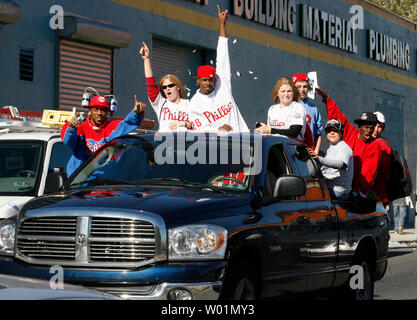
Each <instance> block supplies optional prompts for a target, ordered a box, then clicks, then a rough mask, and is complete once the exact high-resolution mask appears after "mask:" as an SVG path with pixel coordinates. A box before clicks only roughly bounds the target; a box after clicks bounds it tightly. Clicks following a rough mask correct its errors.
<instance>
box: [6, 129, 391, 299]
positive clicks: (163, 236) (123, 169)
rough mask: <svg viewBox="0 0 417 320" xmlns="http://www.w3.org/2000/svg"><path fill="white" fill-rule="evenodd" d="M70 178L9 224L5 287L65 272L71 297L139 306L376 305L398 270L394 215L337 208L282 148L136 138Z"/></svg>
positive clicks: (252, 140) (181, 137)
mask: <svg viewBox="0 0 417 320" xmlns="http://www.w3.org/2000/svg"><path fill="white" fill-rule="evenodd" d="M56 174H57V176H56V179H55V180H56V187H57V188H58V187H60V189H59V190H58V189H57V190H58V191H57V192H56V193H53V194H51V195H47V196H42V197H38V198H36V199H34V200H32V201H30V202H28V203H27V204H26V205H25V206H24V207H23V208H22V210H21V211H20V213H19V215H18V217H17V218H15V219H9V220H5V221H3V222H2V223H1V225H0V235H1V237H0V274H1V273H3V274H10V275H17V276H25V277H34V278H40V279H51V277H52V275H51V273H50V268H51V267H52V266H56V265H58V266H61V267H62V268H63V280H64V282H65V283H70V284H76V285H83V286H85V287H89V288H94V289H98V290H102V291H105V292H107V293H112V294H116V295H118V296H120V297H123V298H127V299H173V300H181V299H197V300H199V299H261V298H272V297H281V298H287V297H293V296H298V295H299V294H303V295H304V294H310V295H313V296H314V295H316V294H322V292H331V296H332V297H335V296H340V297H348V298H353V299H372V297H373V286H374V282H375V281H377V280H379V279H381V278H382V277H383V276H384V273H385V270H386V267H387V252H388V241H389V233H388V226H387V215H386V211H385V210H384V208H383V207H382V205H380V204H377V206H376V210H375V211H373V212H369V213H363V212H362V213H355V212H352V211H351V210H349V209H347V208H348V207H349V205H348V204H347V203H344V204H341V203H335V202H334V201H332V200H331V198H330V196H329V192H328V189H327V187H326V185H325V183H324V180H323V177H322V175H321V172H320V169H319V168H318V166H317V165H316V163H315V162H314V161H313V160H312V159H311V158H310V157H309V155H308V152H307V151H306V149H305V147H304V146H303V145H302V144H300V143H298V142H296V141H294V140H291V139H288V138H285V137H282V136H261V135H256V134H254V135H251V134H232V135H226V136H218V135H209V134H200V135H198V134H167V135H163V134H138V135H129V136H126V137H123V138H120V139H117V140H114V141H111V142H109V143H108V144H106V145H105V146H103V147H102V148H101V149H99V150H98V151H97V152H96V153H95V154H94V155H93V156H91V157H90V158H89V159H88V160H87V161H86V162H85V163H84V164H83V165H82V166H81V167H80V168H79V169H78V170H77V171H76V172H74V174H73V175H72V176H71V177H70V178H69V179H68V180H67V181H66V182H65V184H64V185H63V186H62V184H63V181H62V177H61V176H60V173H59V172H57V173H56ZM51 181H53V179H51ZM51 183H52V182H51ZM352 267H354V269H352ZM352 270H356V271H355V272H352V273H350V271H352ZM358 275H359V276H360V278H358V279H356V282H355V281H352V278H353V277H354V276H358ZM355 283H356V285H355ZM339 294H340V295H339Z"/></svg>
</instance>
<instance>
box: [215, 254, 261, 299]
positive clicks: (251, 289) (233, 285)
mask: <svg viewBox="0 0 417 320" xmlns="http://www.w3.org/2000/svg"><path fill="white" fill-rule="evenodd" d="M255 275H256V273H255V271H254V269H253V268H252V267H251V266H250V265H249V264H248V263H246V262H242V261H236V262H235V263H233V265H231V268H230V269H229V271H228V273H227V275H226V279H225V281H224V284H223V289H222V293H221V295H220V300H256V299H258V298H259V282H258V281H257V279H256V276H255Z"/></svg>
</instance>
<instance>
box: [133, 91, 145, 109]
mask: <svg viewBox="0 0 417 320" xmlns="http://www.w3.org/2000/svg"><path fill="white" fill-rule="evenodd" d="M145 109H146V104H144V103H143V102H140V101H138V99H137V97H136V94H135V107H134V109H133V110H135V112H136V113H137V114H141V113H143V112H144V111H145Z"/></svg>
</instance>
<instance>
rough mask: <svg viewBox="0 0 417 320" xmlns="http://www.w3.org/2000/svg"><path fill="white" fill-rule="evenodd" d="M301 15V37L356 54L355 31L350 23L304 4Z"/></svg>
mask: <svg viewBox="0 0 417 320" xmlns="http://www.w3.org/2000/svg"><path fill="white" fill-rule="evenodd" d="M301 13H302V15H301V18H302V28H301V29H302V30H301V32H300V33H301V36H303V37H304V38H307V39H310V40H313V41H317V42H321V43H323V44H327V45H329V46H331V47H335V48H338V49H341V50H344V51H348V52H352V53H357V52H358V46H357V45H356V29H353V28H352V25H351V22H350V21H347V20H343V19H342V18H340V17H338V16H335V15H333V14H330V13H327V12H324V11H321V10H319V9H316V8H313V7H310V6H308V5H305V4H303V5H302V11H301Z"/></svg>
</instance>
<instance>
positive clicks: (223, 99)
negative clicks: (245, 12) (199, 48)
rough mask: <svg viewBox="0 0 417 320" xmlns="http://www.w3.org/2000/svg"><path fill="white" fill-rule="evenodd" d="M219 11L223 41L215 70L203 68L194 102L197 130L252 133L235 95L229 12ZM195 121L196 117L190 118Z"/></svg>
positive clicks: (200, 68) (199, 74) (200, 72)
mask: <svg viewBox="0 0 417 320" xmlns="http://www.w3.org/2000/svg"><path fill="white" fill-rule="evenodd" d="M217 8H218V11H219V22H220V37H219V42H218V44H217V58H216V69H215V68H214V67H213V66H210V65H205V66H200V67H199V68H198V70H197V77H196V78H197V83H198V85H199V87H200V89H199V90H197V92H196V94H195V95H194V96H193V97H192V98H191V101H190V108H191V113H194V115H195V117H194V118H195V119H197V120H198V121H195V122H194V123H195V124H194V130H195V131H198V132H216V131H219V130H220V131H231V132H249V129H248V126H247V125H246V122H245V120H244V119H243V117H242V115H241V114H240V111H239V108H238V106H237V105H236V102H235V100H234V99H233V95H232V85H231V72H230V59H229V48H228V39H227V38H226V20H227V10H225V11H221V10H220V7H219V6H217ZM191 118H193V116H191Z"/></svg>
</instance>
